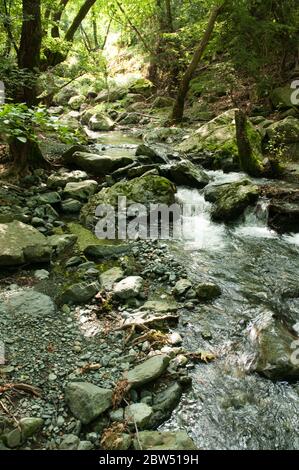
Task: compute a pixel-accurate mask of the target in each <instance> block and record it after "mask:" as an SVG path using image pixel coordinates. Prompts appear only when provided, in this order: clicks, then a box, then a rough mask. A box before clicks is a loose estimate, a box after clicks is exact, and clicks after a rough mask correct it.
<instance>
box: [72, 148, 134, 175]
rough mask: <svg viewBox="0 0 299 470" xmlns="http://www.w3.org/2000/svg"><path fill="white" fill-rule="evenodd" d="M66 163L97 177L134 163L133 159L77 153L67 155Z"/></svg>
mask: <svg viewBox="0 0 299 470" xmlns="http://www.w3.org/2000/svg"><path fill="white" fill-rule="evenodd" d="M65 161H66V163H68V164H69V165H72V166H75V167H77V168H80V169H81V170H85V171H87V172H89V173H91V174H93V175H95V176H102V177H103V176H106V175H108V174H110V173H112V172H113V171H115V170H118V169H119V168H122V167H124V166H127V165H129V164H130V163H132V162H133V158H131V157H127V156H123V157H116V156H110V155H98V154H93V153H87V152H75V153H74V154H71V155H65Z"/></svg>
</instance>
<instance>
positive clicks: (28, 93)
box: [17, 0, 42, 107]
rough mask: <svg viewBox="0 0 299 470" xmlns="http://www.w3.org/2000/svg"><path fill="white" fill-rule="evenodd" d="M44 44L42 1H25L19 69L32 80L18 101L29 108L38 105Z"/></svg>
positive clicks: (22, 91) (24, 88)
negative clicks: (42, 43)
mask: <svg viewBox="0 0 299 470" xmlns="http://www.w3.org/2000/svg"><path fill="white" fill-rule="evenodd" d="M41 42H42V27H41V8H40V0H23V23H22V32H21V41H20V47H19V50H18V68H19V69H20V70H24V69H25V71H27V72H29V73H30V79H29V80H28V81H27V83H25V84H24V85H23V86H22V87H20V89H19V91H18V93H17V101H18V102H19V103H22V102H24V103H26V104H27V106H28V107H31V106H34V105H35V104H36V103H37V89H36V81H37V78H38V73H39V65H40V49H41Z"/></svg>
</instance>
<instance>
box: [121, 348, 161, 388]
mask: <svg viewBox="0 0 299 470" xmlns="http://www.w3.org/2000/svg"><path fill="white" fill-rule="evenodd" d="M169 360H170V359H169V357H168V356H166V355H163V354H159V355H157V356H153V357H151V358H150V359H147V360H146V361H145V362H143V363H142V364H139V365H138V366H136V367H134V369H131V370H130V371H129V372H128V376H127V380H128V382H129V384H130V385H131V386H132V387H133V388H137V387H141V386H142V385H144V384H146V383H148V382H152V381H153V380H155V379H157V378H158V377H160V375H162V374H163V372H164V371H165V370H166V368H167V366H168V364H169Z"/></svg>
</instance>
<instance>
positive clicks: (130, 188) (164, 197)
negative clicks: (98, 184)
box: [80, 175, 176, 226]
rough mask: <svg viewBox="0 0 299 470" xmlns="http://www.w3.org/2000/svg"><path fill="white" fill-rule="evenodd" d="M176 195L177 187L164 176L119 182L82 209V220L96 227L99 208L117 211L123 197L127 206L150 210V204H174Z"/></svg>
mask: <svg viewBox="0 0 299 470" xmlns="http://www.w3.org/2000/svg"><path fill="white" fill-rule="evenodd" d="M175 193H176V187H175V185H174V184H173V183H171V182H170V181H169V180H168V179H166V178H163V177H162V176H155V175H149V176H142V177H140V178H134V179H132V180H131V181H125V182H119V183H116V184H115V185H113V186H111V187H110V188H104V189H102V190H101V191H100V192H99V193H98V194H96V195H94V196H93V197H92V198H91V199H90V200H89V202H88V203H87V204H86V205H85V206H84V207H83V208H82V210H81V218H80V219H81V222H82V223H83V224H84V225H86V226H94V222H95V210H96V208H97V206H99V205H110V206H112V207H113V208H115V209H117V207H118V201H119V197H121V196H124V197H126V198H127V205H130V204H133V203H139V204H143V205H144V206H146V207H147V208H149V207H150V204H158V203H161V204H167V205H171V204H173V203H174V202H175Z"/></svg>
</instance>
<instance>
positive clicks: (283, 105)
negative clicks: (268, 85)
mask: <svg viewBox="0 0 299 470" xmlns="http://www.w3.org/2000/svg"><path fill="white" fill-rule="evenodd" d="M293 93H294V89H293V88H291V87H290V85H287V86H285V87H279V88H275V89H274V90H273V91H272V93H271V101H272V103H273V105H274V106H275V107H277V108H280V109H288V108H293V107H294V103H292V101H291V96H292V94H293Z"/></svg>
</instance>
